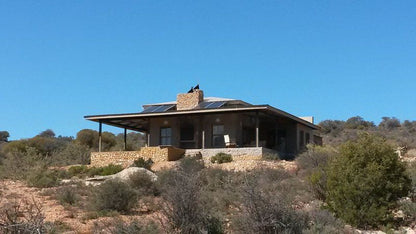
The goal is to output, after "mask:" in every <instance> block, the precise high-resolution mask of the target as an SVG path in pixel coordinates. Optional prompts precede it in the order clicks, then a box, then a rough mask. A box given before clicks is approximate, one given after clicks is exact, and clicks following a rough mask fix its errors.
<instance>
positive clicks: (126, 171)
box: [111, 167, 157, 181]
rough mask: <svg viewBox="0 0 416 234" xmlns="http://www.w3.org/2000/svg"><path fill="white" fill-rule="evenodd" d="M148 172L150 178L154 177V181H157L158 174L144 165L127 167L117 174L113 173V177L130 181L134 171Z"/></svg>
mask: <svg viewBox="0 0 416 234" xmlns="http://www.w3.org/2000/svg"><path fill="white" fill-rule="evenodd" d="M138 172H140V173H146V174H147V175H149V176H150V178H151V179H152V181H156V180H157V175H156V174H155V173H153V172H151V171H149V170H147V169H145V168H142V167H129V168H126V169H124V170H122V171H120V172H119V173H117V174H114V175H111V176H112V177H113V179H119V180H121V181H128V180H129V179H130V176H131V175H133V174H134V173H138Z"/></svg>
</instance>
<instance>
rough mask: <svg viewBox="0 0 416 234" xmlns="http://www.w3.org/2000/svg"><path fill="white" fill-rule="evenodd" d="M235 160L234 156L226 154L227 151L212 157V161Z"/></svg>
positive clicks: (219, 162)
mask: <svg viewBox="0 0 416 234" xmlns="http://www.w3.org/2000/svg"><path fill="white" fill-rule="evenodd" d="M232 161H233V157H232V156H231V154H226V153H218V154H216V155H215V156H212V157H211V162H212V163H218V164H221V163H228V162H232Z"/></svg>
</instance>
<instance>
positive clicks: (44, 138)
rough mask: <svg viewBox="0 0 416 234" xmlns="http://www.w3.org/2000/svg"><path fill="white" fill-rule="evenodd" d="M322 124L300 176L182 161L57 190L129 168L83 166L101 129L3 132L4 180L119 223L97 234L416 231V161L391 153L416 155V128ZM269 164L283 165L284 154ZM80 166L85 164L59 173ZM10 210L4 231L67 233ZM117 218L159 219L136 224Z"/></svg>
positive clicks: (107, 140)
mask: <svg viewBox="0 0 416 234" xmlns="http://www.w3.org/2000/svg"><path fill="white" fill-rule="evenodd" d="M319 125H320V126H321V127H322V129H321V134H322V136H323V137H324V144H325V146H324V147H321V146H312V145H308V147H307V150H306V151H304V152H303V153H302V154H300V155H298V156H297V157H296V161H295V163H297V165H298V166H299V169H298V170H296V172H293V171H292V172H290V173H288V172H286V171H284V170H280V169H265V168H257V169H253V170H251V171H246V172H238V171H226V170H222V169H219V168H210V167H208V168H206V167H205V165H204V163H203V160H200V159H198V158H197V157H193V158H191V157H184V158H182V159H181V160H180V161H179V162H178V164H177V165H176V167H173V168H172V169H165V170H161V171H158V172H156V174H157V176H158V179H157V180H156V181H155V180H154V178H153V177H151V176H149V175H148V174H146V173H140V172H138V173H135V174H133V175H131V176H130V177H129V180H128V181H126V182H121V181H117V180H110V181H106V182H104V183H102V184H101V185H99V186H96V187H92V186H86V185H84V184H81V183H77V182H71V183H70V184H64V185H60V180H61V179H64V178H72V177H78V178H84V177H91V176H94V175H109V174H114V173H117V172H118V171H120V170H121V169H122V168H121V167H120V166H115V165H109V166H107V167H88V166H86V165H84V164H87V163H88V162H89V155H90V152H91V151H96V150H97V147H98V146H97V142H98V139H97V138H98V133H97V132H96V131H93V130H88V129H84V130H81V131H80V132H78V134H77V137H76V138H75V139H74V138H72V137H62V136H56V135H55V133H54V132H53V131H52V130H49V129H48V130H45V131H43V132H41V133H39V134H38V135H37V136H35V137H33V138H29V139H22V140H17V141H9V137H10V136H9V133H8V132H4V131H3V132H0V179H13V180H23V181H25V182H27V184H29V185H31V186H36V187H40V188H47V189H42V193H45V195H49V196H51V197H52V198H54V199H56V200H58V201H59V202H60V204H62V205H63V206H64V207H65V209H66V210H67V211H68V213H69V216H70V215H71V214H72V215H75V214H76V213H77V212H78V211H77V209H80V210H82V211H83V212H84V213H85V215H84V219H95V218H98V217H100V216H114V217H107V218H105V219H100V221H96V224H95V226H94V230H93V231H94V232H96V233H102V232H104V233H161V232H164V233H343V232H354V231H353V230H351V229H349V230H344V225H345V224H349V225H352V226H353V227H358V228H364V229H369V228H375V227H379V228H380V227H382V226H387V227H394V228H397V227H398V226H399V225H406V226H409V227H413V226H414V225H416V223H415V221H414V220H415V213H416V205H415V204H416V163H409V164H408V165H407V166H406V165H405V164H404V163H402V162H400V160H398V157H397V155H396V154H395V153H394V149H395V147H397V146H408V147H409V148H416V135H415V133H416V121H403V122H400V121H399V120H398V119H397V118H394V117H392V118H390V117H385V118H383V119H382V121H381V122H380V124H378V125H376V124H374V123H373V122H370V121H366V120H364V119H363V118H361V117H360V116H355V117H352V118H349V119H348V120H346V121H339V120H325V121H323V122H321V123H320V124H319ZM128 139H133V141H128V142H127V148H128V149H129V150H137V149H138V148H140V146H141V145H142V143H143V141H142V140H143V139H142V135H141V134H134V133H129V136H128ZM103 148H104V150H123V149H124V143H123V136H122V134H120V135H117V136H115V135H113V134H111V133H105V134H103ZM263 159H264V160H276V159H278V155H271V154H270V155H266V156H265V157H264V158H263ZM211 160H212V161H213V163H224V162H230V161H232V157H231V156H230V155H227V154H224V153H220V154H218V155H215V156H214V157H212V159H211ZM152 163H153V162H152V161H151V160H145V159H144V158H140V159H138V160H136V161H135V162H134V164H133V165H132V166H137V167H143V168H146V169H150V167H151V165H152ZM73 164H81V165H78V166H72V167H70V168H69V169H68V170H62V169H59V168H60V166H65V165H73ZM267 164H268V165H269V164H272V163H267ZM411 181H412V182H411ZM48 187H53V188H48ZM0 193H1V191H0ZM0 202H2V201H0ZM3 204H5V203H2V208H1V210H0V232H2V233H13V232H11V231H10V230H7V229H6V226H7V227H10V224H12V226H13V227H15V226H16V228H17V227H22V228H26V229H27V228H28V227H35V226H36V227H37V228H40V229H39V230H44V231H46V232H57V233H59V232H64V231H65V230H69V229H70V228H68V227H66V226H65V224H63V223H59V222H55V223H43V219H42V220H41V219H37V218H36V217H40V218H42V217H43V214H42V212H41V211H39V212H38V211H36V209H35V208H33V209H32V211H30V209H28V208H27V207H28V206H27V205H26V204H24V203H21V202H20V203H16V204H19V205H20V207H18V206H13V205H10V204H12V203H6V205H3ZM7 204H9V205H7ZM13 207H15V208H14V209H15V210H16V209H17V211H16V212H15V213H18V215H14V216H13V215H12V216H10V217H6V216H4V215H3V214H5V211H6V210H9V211H7V212H9V213H10V214H11V210H12V208H13ZM16 207H18V208H16ZM29 207H30V205H29ZM32 207H36V206H32ZM28 211H30V212H32V214H33V216H32V215H29V216H28V213H27V212H28ZM153 212H157V213H153ZM120 213H123V214H127V215H131V214H140V213H143V214H151V216H152V217H157V218H156V219H155V220H153V221H146V220H130V221H129V220H127V219H125V217H124V216H123V217H122V219H121V217H119V214H120ZM400 213H402V214H403V215H402V216H396V217H394V214H400ZM153 214H158V215H157V216H154V215H153ZM75 216H76V215H75ZM13 217H14V218H13ZM19 217H20V218H19ZM30 217H33V219H32V218H30ZM102 220H105V221H102ZM155 221H156V222H155ZM18 223H19V224H18ZM20 223H22V224H20ZM15 224H18V225H15ZM26 229H19V230H18V232H20V233H25V232H24V231H22V230H26ZM6 230H7V231H6ZM16 230H17V229H16Z"/></svg>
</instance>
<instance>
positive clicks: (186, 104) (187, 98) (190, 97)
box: [176, 89, 204, 110]
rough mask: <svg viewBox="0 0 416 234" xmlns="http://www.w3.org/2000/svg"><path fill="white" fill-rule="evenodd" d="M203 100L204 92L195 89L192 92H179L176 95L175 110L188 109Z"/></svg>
mask: <svg viewBox="0 0 416 234" xmlns="http://www.w3.org/2000/svg"><path fill="white" fill-rule="evenodd" d="M203 101H204V92H203V91H202V90H199V89H196V90H194V91H193V92H192V93H180V94H178V96H176V109H177V110H190V109H193V108H195V107H197V106H198V104H199V103H201V102H203Z"/></svg>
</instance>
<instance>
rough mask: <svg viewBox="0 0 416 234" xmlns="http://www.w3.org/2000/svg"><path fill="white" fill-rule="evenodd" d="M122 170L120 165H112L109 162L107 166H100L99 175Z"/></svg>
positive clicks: (111, 173)
mask: <svg viewBox="0 0 416 234" xmlns="http://www.w3.org/2000/svg"><path fill="white" fill-rule="evenodd" d="M122 170H123V166H121V165H114V164H110V165H108V166H105V167H102V171H101V172H100V174H99V175H101V176H106V175H113V174H116V173H118V172H120V171H122Z"/></svg>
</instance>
